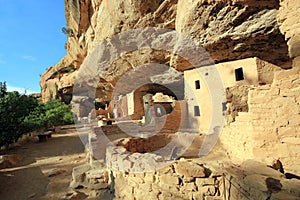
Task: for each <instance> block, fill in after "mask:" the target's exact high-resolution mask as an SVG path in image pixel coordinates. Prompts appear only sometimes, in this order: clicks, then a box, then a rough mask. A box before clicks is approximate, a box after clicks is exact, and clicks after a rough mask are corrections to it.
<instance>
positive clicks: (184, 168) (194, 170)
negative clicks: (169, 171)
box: [174, 161, 206, 177]
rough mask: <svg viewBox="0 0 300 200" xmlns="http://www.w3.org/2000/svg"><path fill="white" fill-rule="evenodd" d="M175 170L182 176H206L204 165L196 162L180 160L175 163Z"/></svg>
mask: <svg viewBox="0 0 300 200" xmlns="http://www.w3.org/2000/svg"><path fill="white" fill-rule="evenodd" d="M174 168H175V172H176V173H177V174H178V175H180V176H185V177H205V176H206V174H205V169H204V167H202V166H200V165H197V164H195V163H191V162H186V161H183V162H182V161H178V163H175V164H174Z"/></svg>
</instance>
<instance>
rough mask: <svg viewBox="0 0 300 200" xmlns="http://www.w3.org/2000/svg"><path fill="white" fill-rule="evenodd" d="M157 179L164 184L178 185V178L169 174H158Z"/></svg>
mask: <svg viewBox="0 0 300 200" xmlns="http://www.w3.org/2000/svg"><path fill="white" fill-rule="evenodd" d="M159 180H160V181H161V182H162V183H164V184H169V185H178V184H179V178H178V177H175V176H173V175H171V174H163V175H161V176H159Z"/></svg>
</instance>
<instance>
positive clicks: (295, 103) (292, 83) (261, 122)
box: [221, 69, 300, 174]
mask: <svg viewBox="0 0 300 200" xmlns="http://www.w3.org/2000/svg"><path fill="white" fill-rule="evenodd" d="M248 104H249V112H244V113H239V116H237V117H236V121H235V122H233V123H231V124H230V125H228V126H226V127H225V128H224V130H223V133H222V135H221V142H222V143H223V144H224V145H225V148H226V149H227V151H228V152H227V153H228V155H229V156H230V157H231V158H232V159H233V160H234V161H235V162H240V161H243V160H245V159H256V160H259V161H263V162H266V163H269V164H271V163H272V162H273V161H274V160H275V159H279V160H280V161H281V162H282V163H283V167H284V169H285V171H287V172H290V173H295V174H300V167H299V166H300V160H299V159H297V157H299V155H300V127H299V125H300V73H299V70H297V69H293V70H288V71H281V72H277V73H275V77H274V82H273V84H272V85H264V86H258V87H253V88H251V89H250V91H249V95H248Z"/></svg>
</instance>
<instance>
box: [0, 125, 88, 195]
mask: <svg viewBox="0 0 300 200" xmlns="http://www.w3.org/2000/svg"><path fill="white" fill-rule="evenodd" d="M6 154H18V155H21V156H22V157H23V161H21V162H19V163H18V164H17V165H16V166H13V167H11V168H6V169H1V170H0V199H3V200H22V199H64V197H65V196H66V194H67V193H68V192H71V191H70V188H69V183H70V181H71V179H72V175H71V174H72V169H73V168H74V167H76V166H78V165H81V164H83V163H84V161H85V153H84V146H83V144H82V142H81V140H80V138H79V137H78V135H77V132H76V129H68V130H65V131H63V132H62V133H57V134H53V135H52V138H50V139H49V140H48V141H47V142H45V143H39V142H38V141H37V138H36V140H34V141H31V142H29V143H27V144H25V145H22V146H19V147H15V148H13V149H11V150H8V151H7V152H6ZM51 173H52V174H53V175H52V176H51V175H50V174H51ZM49 175H50V176H49Z"/></svg>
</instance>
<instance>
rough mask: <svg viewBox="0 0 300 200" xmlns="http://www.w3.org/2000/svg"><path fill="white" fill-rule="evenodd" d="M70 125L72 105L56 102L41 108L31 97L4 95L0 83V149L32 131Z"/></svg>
mask: <svg viewBox="0 0 300 200" xmlns="http://www.w3.org/2000/svg"><path fill="white" fill-rule="evenodd" d="M71 123H74V121H73V115H72V113H71V105H66V104H64V103H62V102H60V101H59V100H55V101H49V102H47V103H45V104H41V103H39V102H38V101H37V100H36V99H35V98H33V97H31V96H27V95H21V94H19V93H18V92H7V91H6V84H5V83H2V82H0V146H3V145H8V144H10V143H13V142H15V141H17V139H18V138H19V137H20V136H21V135H22V134H24V133H27V132H30V131H33V130H37V129H42V128H48V127H50V126H57V125H65V124H71Z"/></svg>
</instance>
